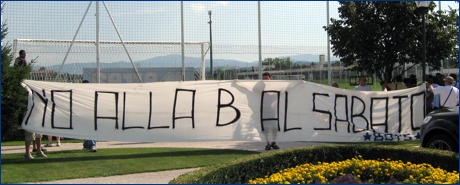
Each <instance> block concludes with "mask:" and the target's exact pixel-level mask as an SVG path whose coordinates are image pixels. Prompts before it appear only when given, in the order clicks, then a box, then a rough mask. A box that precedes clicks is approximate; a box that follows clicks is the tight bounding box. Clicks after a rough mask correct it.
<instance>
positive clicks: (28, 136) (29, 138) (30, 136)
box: [24, 131, 42, 141]
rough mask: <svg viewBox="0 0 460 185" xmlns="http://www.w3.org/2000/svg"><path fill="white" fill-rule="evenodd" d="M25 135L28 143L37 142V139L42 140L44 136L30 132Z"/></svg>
mask: <svg viewBox="0 0 460 185" xmlns="http://www.w3.org/2000/svg"><path fill="white" fill-rule="evenodd" d="M24 135H25V137H26V138H25V140H26V141H35V139H41V138H42V135H41V134H36V133H33V132H29V131H26V132H25V133H24Z"/></svg>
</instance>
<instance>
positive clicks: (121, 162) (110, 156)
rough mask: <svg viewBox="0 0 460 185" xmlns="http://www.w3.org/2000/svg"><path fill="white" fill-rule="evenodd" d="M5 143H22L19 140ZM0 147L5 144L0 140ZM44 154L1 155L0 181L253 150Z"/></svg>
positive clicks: (147, 167)
mask: <svg viewBox="0 0 460 185" xmlns="http://www.w3.org/2000/svg"><path fill="white" fill-rule="evenodd" d="M66 141H70V140H66ZM76 141H79V140H76ZM79 142H81V141H79ZM7 143H8V144H12V143H17V144H18V145H23V141H17V142H7ZM356 144H361V143H356ZM363 144H378V145H398V146H401V147H414V146H419V145H420V141H401V142H379V143H363ZM2 146H6V145H4V143H2ZM47 153H48V154H49V155H48V158H35V160H31V161H30V160H24V158H23V157H24V154H22V153H21V154H2V172H1V173H2V183H10V184H11V183H27V182H44V181H54V180H63V179H75V178H89V177H105V176H112V175H123V174H133V173H143V172H156V171H165V170H174V169H184V168H195V167H204V166H209V165H213V164H220V163H225V162H229V161H232V160H234V159H236V158H240V157H244V156H247V155H253V154H256V153H257V152H251V151H239V150H222V149H193V148H118V149H104V150H98V152H96V153H92V152H87V151H80V150H72V151H56V152H47ZM31 169H33V170H31Z"/></svg>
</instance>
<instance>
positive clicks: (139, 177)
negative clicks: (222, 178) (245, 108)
mask: <svg viewBox="0 0 460 185" xmlns="http://www.w3.org/2000/svg"><path fill="white" fill-rule="evenodd" d="M43 143H44V142H43ZM322 144H323V143H313V142H278V145H279V146H280V148H281V150H282V149H283V148H295V147H303V146H312V145H322ZM165 147H168V148H215V149H235V150H248V151H257V152H266V150H265V143H263V142H243V141H220V142H158V143H129V142H97V149H98V150H103V149H104V148H165ZM82 148H83V144H82V143H62V144H61V146H60V147H46V149H47V150H48V152H50V151H63V150H81V149H82ZM24 152H25V147H24V146H5V147H2V154H12V153H24ZM50 155H52V154H50ZM197 169H199V168H191V169H182V170H171V171H162V172H150V173H139V174H131V175H116V176H110V177H99V178H85V179H69V180H58V181H52V182H40V183H37V184H167V183H169V181H171V180H173V179H175V178H177V177H178V176H179V175H182V174H184V173H188V172H191V171H194V170H197Z"/></svg>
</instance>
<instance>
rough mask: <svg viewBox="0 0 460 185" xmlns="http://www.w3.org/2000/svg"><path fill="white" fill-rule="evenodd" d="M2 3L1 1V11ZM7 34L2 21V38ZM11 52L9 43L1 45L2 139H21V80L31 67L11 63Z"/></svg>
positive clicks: (23, 99) (24, 99) (23, 94)
mask: <svg viewBox="0 0 460 185" xmlns="http://www.w3.org/2000/svg"><path fill="white" fill-rule="evenodd" d="M3 6H4V3H3V2H2V11H3ZM7 34H8V28H7V27H6V22H5V21H4V22H2V40H4V38H5V37H6V35H7ZM12 62H13V54H12V53H11V44H9V43H3V45H2V141H8V140H12V139H21V137H22V136H23V134H22V132H21V131H20V130H19V128H20V121H21V120H22V117H23V115H24V113H25V111H26V108H27V107H26V102H27V91H26V90H25V89H24V88H23V87H22V86H21V84H20V83H21V81H22V80H23V79H25V78H26V77H27V75H28V74H29V73H30V70H31V68H30V67H29V66H28V67H18V68H15V67H13V66H12V65H11V63H12Z"/></svg>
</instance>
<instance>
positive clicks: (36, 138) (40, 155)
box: [34, 134, 48, 157]
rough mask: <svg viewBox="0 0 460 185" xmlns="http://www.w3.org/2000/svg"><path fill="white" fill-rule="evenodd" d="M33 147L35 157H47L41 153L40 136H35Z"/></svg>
mask: <svg viewBox="0 0 460 185" xmlns="http://www.w3.org/2000/svg"><path fill="white" fill-rule="evenodd" d="M34 143H35V146H36V147H37V157H48V156H46V155H45V154H44V153H43V152H42V147H41V145H42V135H41V134H35V142H34Z"/></svg>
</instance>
